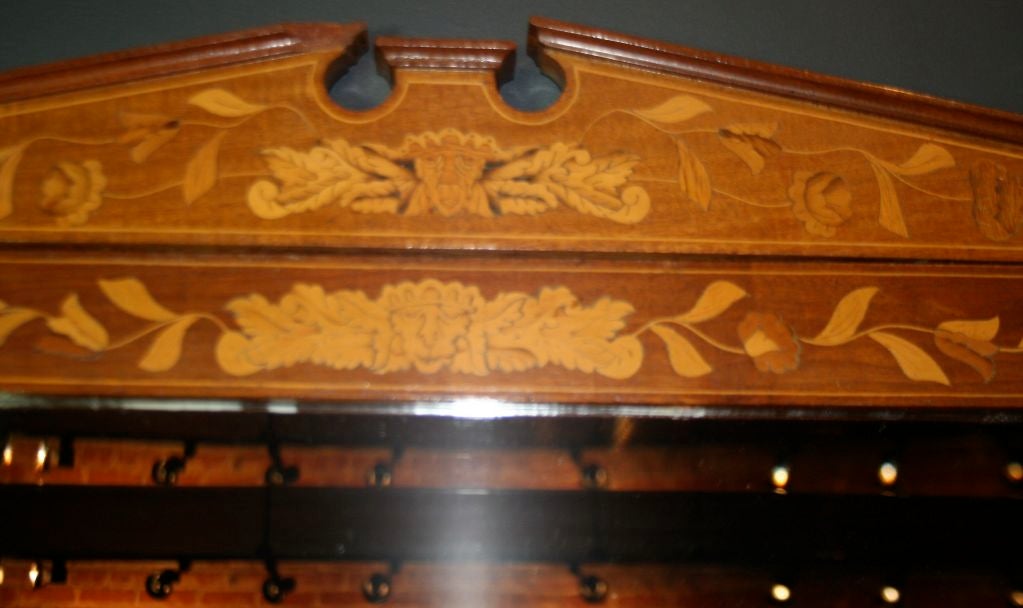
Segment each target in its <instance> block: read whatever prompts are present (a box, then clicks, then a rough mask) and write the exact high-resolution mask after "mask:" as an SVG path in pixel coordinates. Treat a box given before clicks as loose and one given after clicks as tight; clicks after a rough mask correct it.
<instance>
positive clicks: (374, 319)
mask: <svg viewBox="0 0 1023 608" xmlns="http://www.w3.org/2000/svg"><path fill="white" fill-rule="evenodd" d="M365 41H366V35H365V28H364V27H363V26H361V25H359V24H351V25H329V24H297V25H296V24H292V25H282V26H275V27H268V28H262V29H258V30H251V31H248V32H240V33H236V34H228V35H223V36H217V37H211V38H205V39H199V40H195V41H190V42H184V43H175V44H170V45H163V46H160V47H154V48H151V49H142V50H138V51H129V52H123V53H115V54H111V55H106V56H101V57H96V58H87V59H83V60H78V61H73V62H67V63H64V64H58V65H54V66H44V67H41V68H29V69H25V70H18V71H16V72H12V73H9V74H6V75H0V240H2V241H3V244H2V246H0V389H2V390H3V391H4V392H5V393H13V394H4V395H2V396H0V440H2V441H3V442H4V464H3V467H2V468H0V555H2V556H4V558H5V561H4V562H3V563H2V564H0V566H2V567H4V568H5V571H6V573H7V575H8V577H9V579H8V580H14V579H11V578H10V577H11V576H13V577H16V578H18V579H25V578H26V573H27V572H28V571H29V567H30V566H29V564H28V562H26V561H23V560H27V559H39V560H43V561H41V562H40V563H39V564H37V569H38V568H42V570H44V571H45V570H46V568H47V565H46V564H47V562H46V560H52V561H53V564H54V567H55V564H56V563H58V562H59V563H63V562H62V561H61V560H65V559H68V558H80V559H81V560H83V561H81V562H73V563H72V564H71V568H70V580H69V583H68V584H64V585H61V584H53V585H47V586H45V587H44V588H43V589H40V590H38V591H34V592H27V591H26V590H25V589H23V588H22V587H17V588H15V587H12V586H11V585H9V584H8V585H5V586H3V587H0V604H4V605H11V606H22V605H47V602H49V603H50V604H59V605H82V606H95V605H104V606H106V605H118V604H120V605H136V604H147V603H149V602H150V601H156V600H151V599H150V598H149V597H148V596H147V595H145V591H144V589H145V588H146V587H145V586H144V585H147V584H148V583H147V582H146V576H145V574H142V575H140V574H139V569H140V568H154V569H161V568H163V569H166V568H173V567H174V564H173V563H171V564H170V565H167V564H166V563H163V564H162V565H160V564H158V563H151V562H148V561H146V560H153V559H164V560H171V559H173V560H180V563H181V565H182V566H184V565H187V564H190V562H191V561H192V560H196V559H207V560H242V559H244V560H250V563H248V564H239V563H237V562H220V563H217V564H203V563H200V564H199V565H198V566H197V567H196V568H195V570H194V571H193V572H194V578H190V575H189V573H188V572H185V573H184V574H185V576H183V577H182V580H181V581H179V584H177V586H179V587H180V588H179V589H178V592H179V593H176V595H174V596H172V599H173V600H174V601H175V602H177V603H181V604H189V605H225V606H227V605H232V606H241V605H251V604H254V603H257V602H259V601H260V593H259V589H260V585H261V583H262V582H263V580H264V579H263V575H265V576H270V575H271V574H273V572H272V571H273V570H274V569H275V568H276V564H275V562H276V560H278V559H280V560H296V561H286V562H284V563H282V564H281V568H280V571H281V572H282V573H283V574H285V575H289V576H295V578H296V579H297V581H298V585H299V587H298V590H297V591H296V592H295V593H293V594H292V595H291V596H290V597H289V598H288V603H289V604H293V605H297V606H303V605H308V606H328V605H363V604H364V603H365V602H367V601H369V600H373V599H377V600H378V599H381V598H373V597H370V596H371V595H372V594H370V593H369V592H367V586H366V585H367V584H370V583H371V581H372V580H375V579H373V578H371V577H372V576H373V575H374V574H380V573H381V572H385V573H387V574H388V575H389V576H391V577H392V578H390V579H387V581H388V585H391V584H392V583H393V589H394V594H393V597H392V598H391V600H390V601H391V603H392V604H393V605H443V606H452V605H472V606H478V605H516V606H518V605H532V606H545V605H546V606H555V605H557V606H563V605H583V604H584V603H585V602H586V600H585V597H586V596H588V595H589V597H590V599H591V600H595V599H596V600H598V601H603V602H604V603H605V604H606V605H612V606H650V605H657V606H669V605H693V606H715V605H722V606H736V605H749V606H756V605H763V604H767V603H770V602H772V601H785V600H786V599H791V600H793V601H794V602H795V603H796V604H797V605H848V606H853V605H857V606H858V605H874V604H877V603H879V602H886V603H888V604H891V603H893V600H892V598H893V597H894V602H899V601H903V600H904V603H905V604H906V605H935V604H940V605H949V606H951V605H968V606H975V605H983V604H984V603H985V602H1000V603H1004V602H1006V601H1016V599H1013V598H1017V599H1018V598H1021V597H1023V596H1013V595H1012V593H1013V592H1014V591H1013V590H1014V589H1016V588H1017V587H1018V582H1019V581H1018V580H1017V579H1019V576H1018V573H1019V572H1020V567H1019V565H1020V560H1019V559H1018V558H1016V557H1014V556H1013V555H1012V551H1013V549H1014V547H1017V546H1018V545H1019V542H1020V532H1019V530H1018V526H1015V527H1014V526H1013V521H1014V519H1013V517H1014V516H1015V514H1016V513H1017V511H1018V508H1017V504H1016V503H1018V499H1019V497H1020V487H1021V486H1020V483H1021V481H1020V480H1021V479H1023V466H1021V465H1020V457H1021V456H1023V454H1021V453H1020V449H1019V446H1020V416H1021V410H1019V409H1018V408H1019V406H1020V404H1023V366H1021V365H1020V361H1021V358H1023V284H1021V280H1023V272H1021V266H1020V265H1019V263H1020V262H1023V245H1021V241H1020V239H1021V237H1020V235H1019V232H1020V229H1021V227H1023V118H1021V117H1020V116H1016V115H1011V114H1007V113H1003V112H995V111H990V110H986V109H983V108H976V107H971V106H966V105H963V104H957V103H952V102H947V101H942V100H936V99H933V98H928V97H925V96H920V95H916V94H913V93H909V92H905V91H897V90H891V89H887V88H882V87H875V86H871V85H865V84H862V83H853V82H848V81H843V80H840V79H835V78H830V77H826V76H821V75H815V74H809V73H805V72H799V71H794V70H789V69H786V68H781V67H778V66H769V65H765V64H758V63H754V62H748V61H745V60H742V59H737V58H732V57H724V56H719V55H715V54H712V53H706V52H702V51H696V50H692V49H686V48H683V47H677V46H672V45H666V44H661V43H658V42H656V41H649V40H642V39H638V38H634V37H628V36H622V35H618V34H614V33H612V32H604V31H599V30H593V29H589V28H586V27H582V26H575V25H570V24H565V23H560V22H555V21H551V20H546V19H541V18H537V19H534V20H533V21H532V23H531V29H530V51H531V53H532V55H533V56H534V57H535V58H536V59H537V61H538V62H539V63H540V65H541V66H542V68H543V69H544V70H545V71H546V72H547V73H548V74H549V75H550V76H551V77H552V78H555V79H556V80H558V81H559V82H560V83H561V84H562V86H563V88H564V91H563V94H562V96H561V98H560V99H559V100H558V101H557V102H556V103H554V104H553V105H552V106H551V107H549V108H547V109H544V110H541V111H537V112H523V111H519V110H515V109H512V108H511V107H509V106H508V105H507V104H505V103H504V101H503V100H502V98H501V96H500V94H499V92H498V86H499V85H500V84H501V83H502V82H504V81H506V80H507V79H508V76H509V74H510V73H511V70H512V61H513V58H514V53H513V51H514V45H513V44H512V43H509V42H504V41H486V40H484V41H473V40H419V39H405V38H394V37H381V38H379V39H378V40H377V44H376V53H377V58H378V63H379V65H380V68H381V70H382V71H383V72H384V73H385V74H386V75H388V76H389V77H390V79H391V80H392V82H393V91H392V94H391V95H390V97H389V98H388V99H387V100H386V101H384V102H383V103H382V104H381V105H380V106H378V107H376V108H373V109H369V110H364V111H355V110H351V109H347V108H344V107H340V106H338V105H337V104H335V103H334V102H333V101H332V100H331V99H330V98H329V96H328V94H327V90H328V86H329V84H330V83H331V82H333V80H335V79H336V78H337V77H338V76H339V74H340V73H341V72H342V71H343V70H344V69H345V68H346V67H347V66H348V65H350V64H351V63H352V62H353V61H354V60H355V59H356V57H357V56H358V54H359V53H361V52H362V51H363V50H364V47H365V44H366V42H365ZM176 398H185V400H181V401H178V400H175V399H176ZM217 399H220V400H217ZM226 444H234V445H226ZM172 463H176V464H174V466H173V467H172V466H171V465H172ZM175 467H176V468H175ZM168 471H173V474H171V473H168ZM178 483H179V484H180V485H181V486H183V487H180V488H175V487H171V486H173V485H175V484H178ZM153 485H158V486H161V487H151V486H153ZM1006 556H1008V557H1006ZM12 557H13V558H16V560H12V559H10V558H12ZM96 559H124V560H137V563H136V564H123V563H122V564H120V565H111V564H109V563H104V562H100V563H97V562H94V561H92V562H90V561H89V560H96ZM260 560H261V561H265V562H267V567H266V569H265V571H262V572H263V574H262V575H261V574H259V573H256V574H254V573H253V571H254V570H260V568H258V567H255V566H253V564H255V563H257V562H258V561H260ZM301 560H317V561H318V562H320V563H309V562H303V561H301ZM369 560H381V561H380V562H376V561H372V562H371V561H369ZM460 560H461V561H460ZM464 560H474V563H467V562H465V561H464ZM330 561H338V562H345V563H342V564H331V563H327V562H330ZM651 561H653V562H658V565H656V566H649V565H644V562H651ZM406 562H411V563H406ZM534 562H545V565H533V563H534ZM97 568H99V569H103V572H101V573H97V572H96V571H95V569H97ZM90 569H92V574H91V578H90ZM44 574H45V572H44ZM47 575H48V574H47ZM274 576H276V574H274ZM592 576H599V577H601V578H596V579H595V578H590V577H592ZM460 577H461V578H460ZM325 579H330V580H331V581H333V582H331V583H330V584H329V585H325V584H322V582H323V581H324V580H325ZM268 580H269V579H268ZM90 581H91V583H90ZM124 581H129V583H130V584H127V585H122V584H121V583H123V582H124ZM368 581H369V582H368ZM587 581H588V582H587ZM271 582H273V581H271ZM277 582H280V581H277ZM597 582H599V583H600V585H603V589H604V591H608V589H610V592H609V593H607V595H606V597H603V598H595V597H594V596H593V592H594V589H593V585H596V584H597ZM92 583H95V585H93V584H92ZM587 585H590V587H587ZM1014 585H1015V586H1014ZM370 586H371V587H372V584H370ZM892 590H894V592H895V594H896V596H893V595H892ZM150 592H152V588H150ZM263 592H264V593H266V588H265V587H264V588H263ZM899 594H901V597H897V596H898V595H899ZM772 598H773V599H772ZM1021 602H1023V599H1020V602H1017V604H1019V603H1021Z"/></svg>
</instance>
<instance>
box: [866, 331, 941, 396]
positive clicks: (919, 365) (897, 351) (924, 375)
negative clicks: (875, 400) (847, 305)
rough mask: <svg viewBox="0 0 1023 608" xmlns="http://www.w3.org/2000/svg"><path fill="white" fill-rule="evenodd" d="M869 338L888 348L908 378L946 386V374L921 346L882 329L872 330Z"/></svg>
mask: <svg viewBox="0 0 1023 608" xmlns="http://www.w3.org/2000/svg"><path fill="white" fill-rule="evenodd" d="M869 336H870V339H871V340H873V341H875V342H877V343H878V344H880V345H881V346H884V347H885V348H886V349H888V352H890V353H891V354H892V356H893V357H895V362H896V363H898V364H899V367H900V368H901V369H902V373H904V374H906V377H907V378H909V379H910V380H916V381H919V382H937V383H938V384H944V385H945V386H948V385H949V384H950V382H949V381H948V376H946V375H945V372H944V371H942V369H941V367H940V366H938V364H937V362H935V360H934V359H932V358H931V356H930V355H928V354H927V353H926V352H924V350H923V349H922V348H920V347H919V346H917V345H916V344H913V343H912V342H910V341H909V340H906V339H905V338H900V337H899V336H896V335H894V334H889V333H886V332H883V331H873V332H870V334H869Z"/></svg>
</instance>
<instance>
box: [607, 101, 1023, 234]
mask: <svg viewBox="0 0 1023 608" xmlns="http://www.w3.org/2000/svg"><path fill="white" fill-rule="evenodd" d="M713 111H714V110H713V108H712V107H711V106H710V105H708V104H707V103H706V102H705V101H703V100H701V99H699V98H696V97H693V96H691V95H678V96H675V97H673V98H671V99H668V100H667V101H665V102H664V103H662V104H661V105H659V106H655V107H652V108H647V109H640V110H615V111H612V112H609V113H607V114H605V115H604V116H603V117H601V118H604V117H606V116H609V115H611V114H614V113H623V114H628V115H632V116H634V117H636V118H638V119H640V120H642V121H643V122H645V123H646V124H647V125H648V126H650V127H652V128H653V129H656V130H658V131H660V132H662V133H665V134H667V135H669V136H671V137H672V138H673V139H674V140H675V142H676V149H677V152H678V164H679V169H678V180H677V181H678V184H679V186H680V187H681V189H682V193H683V195H684V196H685V197H686V198H687V199H689V200H691V201H693V202H695V203H697V204H698V205H699V206H700V208H701V209H703V211H709V210H710V207H711V202H712V200H713V199H715V198H717V199H724V200H730V201H733V202H738V203H742V204H746V205H749V206H752V207H762V208H778V209H790V210H791V211H792V214H793V215H794V216H795V217H796V219H798V220H799V221H801V222H803V225H804V227H805V228H806V231H807V232H809V233H811V234H813V235H816V236H820V237H832V236H834V235H835V233H836V230H837V228H838V227H839V226H841V225H842V224H844V223H845V222H846V221H848V220H849V219H850V218H851V217H852V216H853V213H854V206H853V204H852V203H853V193H852V192H851V191H850V189H849V187H848V185H847V184H846V180H845V179H844V178H843V177H842V176H841V175H839V174H837V173H835V172H833V171H831V170H829V169H827V168H824V167H822V168H821V169H819V170H818V171H796V172H794V173H792V175H791V186H790V187H789V189H788V191H787V193H786V194H787V198H788V200H780V201H777V202H775V201H756V200H751V199H749V198H745V197H742V196H737V195H735V194H732V193H729V192H727V191H725V190H721V189H719V188H716V187H715V186H714V185H713V183H712V179H711V176H710V175H709V173H708V171H707V169H706V167H705V166H704V164H703V162H702V161H701V160H700V159H699V158H698V157H697V156H696V155H694V154H693V153H692V151H691V150H690V147H689V146H688V145H687V144H686V139H685V138H686V137H694V136H712V137H715V138H716V139H717V140H718V142H719V143H720V144H721V145H722V146H723V147H725V148H726V149H727V150H729V151H730V152H731V153H732V154H734V155H735V156H736V157H738V158H739V159H740V160H741V161H742V162H743V163H745V164H746V166H747V167H749V170H750V172H751V173H752V174H753V175H759V174H760V173H761V172H762V171H764V169H765V167H766V166H767V163H768V161H769V160H770V159H771V158H773V157H776V156H780V155H786V154H787V155H792V156H811V157H813V156H832V155H850V154H851V155H856V156H860V157H862V158H863V159H864V160H865V161H866V162H867V164H868V165H869V167H870V169H871V170H872V171H873V173H874V176H875V178H876V181H877V200H878V212H877V213H878V216H877V222H878V224H879V225H880V226H881V227H882V228H884V229H885V230H888V231H889V232H892V233H894V234H897V235H899V236H901V237H906V238H908V237H909V230H908V228H907V227H906V221H905V219H904V217H903V212H902V205H901V203H900V202H899V194H898V189H897V188H896V182H899V183H900V184H901V185H902V186H903V187H907V188H911V189H914V190H917V191H919V192H922V193H924V194H926V195H928V196H931V197H934V198H937V199H944V200H951V201H963V202H971V201H973V202H975V204H976V209H978V210H982V211H978V212H977V216H976V217H977V223H978V226H979V227H980V229H981V232H983V233H984V235H985V236H987V237H988V238H992V239H994V240H1005V238H1008V237H1007V236H1001V235H1002V234H1003V233H1004V232H1006V230H1002V229H998V228H991V227H989V226H986V225H985V224H986V223H987V224H990V223H991V222H992V221H994V222H1001V223H1002V224H1011V225H1012V226H1013V227H1014V228H1013V231H1014V230H1015V226H1018V224H1019V223H1020V221H1021V219H1023V218H1021V215H1023V212H1013V211H1010V210H1009V209H1008V208H1009V207H1011V206H1012V203H1011V202H1009V201H1011V200H1017V199H1020V198H1023V196H1021V195H1020V194H1018V193H1005V194H1003V193H1002V192H1003V190H1004V189H998V190H997V192H998V194H994V191H995V189H996V184H995V181H996V178H994V177H992V176H991V175H990V174H991V173H992V172H997V171H996V170H995V169H987V170H986V171H982V172H981V174H978V173H977V172H976V171H975V172H974V173H972V174H971V176H972V178H971V179H972V181H973V183H974V190H975V193H976V194H975V196H974V198H973V199H971V198H969V197H962V196H953V195H949V194H943V193H939V192H932V191H930V190H927V189H925V188H923V187H921V186H919V185H917V184H916V183H914V182H913V181H912V179H911V178H913V177H917V176H922V175H926V174H929V173H933V172H935V171H939V170H942V169H950V168H953V167H955V165H956V162H955V159H954V158H953V157H952V155H951V154H950V153H949V151H948V150H946V149H945V148H943V147H942V146H939V145H937V144H934V143H925V144H922V145H920V147H919V148H917V150H916V152H915V153H914V154H913V155H912V156H910V157H909V158H908V159H906V160H905V161H903V162H901V163H895V162H891V161H888V160H885V159H883V158H879V157H878V156H876V155H874V154H873V153H871V152H870V151H868V150H863V149H860V148H856V147H851V146H838V147H829V148H821V149H814V150H803V149H797V148H791V147H787V146H785V145H784V144H782V143H781V142H779V141H778V138H777V136H776V134H777V132H778V130H779V125H778V124H777V123H736V124H729V125H725V126H721V127H719V128H716V129H695V130H684V131H680V130H675V129H673V128H672V127H671V126H670V125H674V124H680V123H683V122H686V121H689V120H691V119H693V118H695V117H697V116H699V115H701V114H704V113H709V112H713ZM598 120H599V119H598ZM591 128H592V127H591ZM1004 174H1005V169H1004V168H1002V169H1001V174H1000V178H999V179H1001V180H1002V181H1005V180H1006V176H1005V175H1004ZM981 179H983V180H984V183H983V185H978V183H979V182H980V180H981ZM715 195H716V196H715ZM995 198H1000V199H1004V200H1003V202H1001V203H1000V204H995V203H988V202H987V201H989V200H991V199H995ZM1021 204H1023V203H1016V207H1019V206H1020V205H1021ZM992 206H995V207H998V208H999V209H1004V211H997V210H996V211H990V210H988V208H990V207H992ZM1003 215H1004V216H1009V215H1011V216H1012V217H1011V219H1006V220H1002V219H1001V218H1002V216H1003ZM991 216H995V217H996V218H998V219H995V220H990V219H987V220H985V219H982V218H990V217H991ZM999 237H1001V238H999Z"/></svg>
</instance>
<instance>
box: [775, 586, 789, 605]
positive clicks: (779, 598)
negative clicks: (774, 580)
mask: <svg viewBox="0 0 1023 608" xmlns="http://www.w3.org/2000/svg"><path fill="white" fill-rule="evenodd" d="M771 599H773V600H774V601H776V602H787V601H789V600H790V599H792V590H791V589H789V588H788V587H787V586H785V585H782V584H781V583H778V584H776V585H774V586H773V587H771Z"/></svg>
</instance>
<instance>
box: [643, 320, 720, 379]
mask: <svg viewBox="0 0 1023 608" xmlns="http://www.w3.org/2000/svg"><path fill="white" fill-rule="evenodd" d="M650 331H652V332H654V333H655V334H657V336H658V337H659V338H660V339H661V340H664V345H665V346H666V347H668V360H669V361H670V362H671V368H672V369H673V370H675V373H676V374H678V375H680V376H682V377H684V378H699V377H700V376H706V375H707V374H709V373H711V372H712V371H714V368H713V367H711V365H710V364H709V363H707V361H706V360H704V358H703V357H702V356H701V355H700V353H699V352H698V351H697V350H696V348H695V347H694V346H693V345H692V343H691V342H690V341H689V340H686V339H685V338H684V337H682V336H681V335H679V334H678V332H676V331H674V330H672V329H669V328H667V327H665V326H663V325H654V326H653V327H652V328H650Z"/></svg>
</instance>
